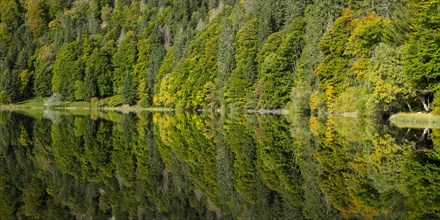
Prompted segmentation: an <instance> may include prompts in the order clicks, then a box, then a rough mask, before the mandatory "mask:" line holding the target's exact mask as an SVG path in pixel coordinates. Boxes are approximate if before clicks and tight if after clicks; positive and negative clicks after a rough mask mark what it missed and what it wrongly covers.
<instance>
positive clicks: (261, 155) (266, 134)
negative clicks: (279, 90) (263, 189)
mask: <svg viewBox="0 0 440 220" xmlns="http://www.w3.org/2000/svg"><path fill="white" fill-rule="evenodd" d="M284 120H285V119H284V118H278V117H272V116H270V117H265V116H262V117H259V123H258V125H256V126H255V127H254V131H255V133H256V137H257V138H256V140H257V160H256V168H257V170H258V173H259V175H260V176H261V177H262V178H263V180H264V182H265V184H266V185H267V186H268V187H269V188H270V189H272V190H274V191H277V192H280V194H282V195H287V197H288V199H289V202H290V203H291V205H293V206H297V207H300V206H301V204H302V200H303V199H302V196H303V192H302V189H301V184H302V179H301V176H300V175H299V172H297V168H298V167H297V166H296V164H295V162H294V156H295V155H294V152H293V146H292V137H291V136H290V130H289V126H288V124H287V123H286V122H285V121H284Z"/></svg>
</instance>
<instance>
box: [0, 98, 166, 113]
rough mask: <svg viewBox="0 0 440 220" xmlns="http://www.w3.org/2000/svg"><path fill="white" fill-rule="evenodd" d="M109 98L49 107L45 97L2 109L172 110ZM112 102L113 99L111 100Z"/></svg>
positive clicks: (1, 106)
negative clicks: (130, 103)
mask: <svg viewBox="0 0 440 220" xmlns="http://www.w3.org/2000/svg"><path fill="white" fill-rule="evenodd" d="M108 101H109V100H101V102H100V103H96V104H92V103H90V102H61V103H59V105H57V106H51V107H48V106H46V105H45V103H44V99H43V98H34V99H29V100H25V101H21V102H17V103H13V104H8V105H0V109H5V110H25V109H26V110H41V109H47V108H50V109H54V110H75V111H78V110H89V111H90V110H104V111H120V112H140V111H172V109H170V108H158V107H148V108H146V107H141V106H137V105H134V106H127V105H122V104H120V103H116V104H114V103H112V105H108V103H107V102H108ZM110 102H111V100H110Z"/></svg>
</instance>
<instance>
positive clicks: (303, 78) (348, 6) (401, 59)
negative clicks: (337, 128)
mask: <svg viewBox="0 0 440 220" xmlns="http://www.w3.org/2000/svg"><path fill="white" fill-rule="evenodd" d="M438 7H439V2H438V1H437V0H425V1H416V0H414V1H412V0H411V1H403V0H391V1H382V0H381V1H373V0H362V1H343V0H337V1H329V0H325V1H311V0H307V1H303V0H277V1H276V0H267V1H264V0H253V1H251V0H241V1H232V0H227V1H218V0H201V1H189V0H176V1H169V0H167V1H157V0H154V1H146V0H136V1H127V0H121V1H114V2H113V1H110V2H108V1H102V0H90V1H86V2H85V1H67V0H50V1H42V0H26V1H21V0H20V1H19V0H0V14H1V15H0V62H1V63H2V68H1V70H0V72H1V76H2V78H3V79H2V80H3V82H4V83H2V86H1V88H0V94H1V99H2V102H4V103H11V102H16V101H20V100H23V99H31V98H33V97H48V96H51V95H52V94H53V93H60V94H62V95H63V97H64V98H65V99H66V100H68V101H75V100H90V99H91V98H93V97H97V98H100V99H106V98H108V97H112V96H115V95H118V96H121V97H122V96H125V97H126V98H127V99H129V100H125V101H124V102H129V103H131V104H138V105H141V106H158V107H177V108H183V109H203V108H210V109H222V110H228V109H232V110H237V109H258V108H260V109H261V108H263V109H283V108H286V107H287V108H289V109H290V110H292V111H294V112H302V113H305V112H308V111H310V110H312V111H313V112H317V113H324V112H326V111H328V112H334V113H336V112H341V111H342V109H338V108H339V107H341V108H344V109H346V110H347V109H352V110H355V109H354V108H351V107H348V105H347V103H344V101H343V100H344V99H347V98H348V97H347V95H348V91H354V90H356V94H363V95H362V96H363V97H362V100H365V99H368V101H367V102H366V103H365V102H364V101H362V103H365V104H362V105H358V104H359V103H358V104H356V105H355V106H357V107H356V108H360V109H359V110H360V111H364V110H366V109H367V110H368V111H366V112H367V114H372V115H375V116H381V115H387V114H390V113H393V112H396V111H402V110H406V108H410V106H415V107H414V108H415V109H417V108H419V107H420V106H421V104H418V103H417V102H418V101H417V99H416V96H417V95H418V96H424V97H422V98H423V99H426V100H429V101H432V100H431V99H432V94H433V93H434V92H435V91H437V90H438V88H437V87H438V84H439V83H438V82H437V81H438V78H439V71H438V69H440V67H438V63H439V62H438V60H437V57H438V54H437V53H438V47H439V44H438V39H439V36H438V35H439V34H438V30H437V29H438V28H439V24H438V21H439V20H440V19H438V13H437V12H438V10H437V9H438ZM385 47H388V48H392V49H393V51H394V50H396V51H398V52H396V53H398V55H395V54H387V55H384V54H383V53H382V51H381V50H384V48H385ZM393 53H394V52H393ZM389 56H391V57H398V58H396V59H397V60H398V62H395V63H394V64H392V63H389V64H386V65H387V66H388V67H387V68H388V69H392V70H393V71H397V72H399V75H401V74H400V73H401V72H402V69H403V73H404V75H405V76H397V75H398V74H394V76H389V77H388V76H385V75H386V74H385V75H384V74H382V73H383V72H385V70H382V69H383V68H384V67H383V66H384V65H385V64H384V63H386V62H387V61H386V60H380V59H387V57H389ZM378 63H380V64H378ZM378 66H382V67H378ZM381 68H382V69H381ZM378 72H382V73H381V74H379V73H378ZM386 72H389V71H388V70H386ZM128 74H129V75H130V77H127V75H128ZM388 75H393V74H391V72H389V73H388ZM381 76H384V77H383V78H381ZM399 77H400V78H399ZM6 78H8V79H6ZM126 78H131V80H126ZM385 78H386V79H385ZM403 78H404V79H403ZM403 81H405V82H403ZM126 82H129V83H126ZM9 85H11V86H9ZM12 85H13V86H12ZM128 86H129V87H130V88H128ZM12 87H15V88H12ZM394 88H397V89H398V90H399V91H396V92H395V93H393V92H389V90H391V89H394ZM402 88H404V89H402ZM361 90H362V91H361ZM133 91H134V93H135V95H132V94H131V93H133ZM420 91H423V92H420ZM128 93H130V95H129V96H130V98H128V96H127V94H128ZM427 94H428V95H427ZM393 96H396V98H392V97H393ZM336 102H337V103H336ZM402 102H403V103H405V105H401V104H400V103H402ZM335 106H336V107H335ZM342 106H345V107H342Z"/></svg>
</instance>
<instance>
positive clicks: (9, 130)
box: [0, 111, 440, 219]
mask: <svg viewBox="0 0 440 220" xmlns="http://www.w3.org/2000/svg"><path fill="white" fill-rule="evenodd" d="M0 163H1V164H0V172H1V173H0V219H16V218H21V219H22V218H28V217H29V218H31V219H33V218H35V219H110V218H115V219H130V218H131V219H340V218H342V219H343V218H355V219H357V218H360V219H363V218H373V217H379V218H380V219H396V218H403V219H407V218H416V219H427V218H440V130H432V129H426V130H424V129H407V128H397V127H394V126H393V125H390V124H388V123H380V122H377V121H370V120H361V119H355V118H326V119H318V118H316V117H311V118H309V117H300V116H273V115H252V114H244V115H240V114H237V115H233V116H228V117H221V116H220V115H213V114H190V113H172V114H171V113H147V112H145V113H140V114H120V113H115V112H107V113H98V112H93V113H88V112H53V111H50V112H43V111H41V112H38V111H31V112H25V113H15V112H0Z"/></svg>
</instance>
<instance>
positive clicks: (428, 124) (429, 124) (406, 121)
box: [390, 113, 440, 128]
mask: <svg viewBox="0 0 440 220" xmlns="http://www.w3.org/2000/svg"><path fill="white" fill-rule="evenodd" d="M390 121H391V122H392V123H393V124H395V125H396V126H397V127H405V128H440V116H439V115H433V114H430V113H398V114H395V115H393V116H391V117H390Z"/></svg>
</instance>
